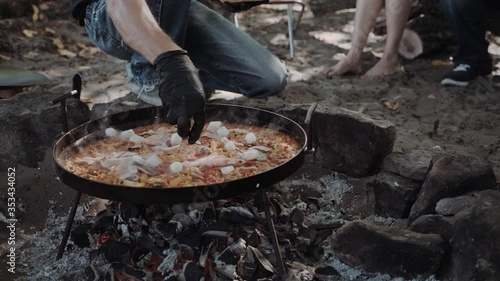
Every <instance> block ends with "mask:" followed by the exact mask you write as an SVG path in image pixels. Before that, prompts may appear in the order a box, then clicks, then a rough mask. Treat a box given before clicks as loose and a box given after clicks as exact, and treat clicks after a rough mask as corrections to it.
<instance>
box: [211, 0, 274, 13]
mask: <svg viewBox="0 0 500 281" xmlns="http://www.w3.org/2000/svg"><path fill="white" fill-rule="evenodd" d="M219 2H220V3H221V4H222V8H224V10H226V11H228V12H231V13H238V12H243V11H247V10H250V9H251V8H253V7H255V6H257V5H262V4H266V3H267V2H269V0H262V1H249V2H225V1H221V0H219Z"/></svg>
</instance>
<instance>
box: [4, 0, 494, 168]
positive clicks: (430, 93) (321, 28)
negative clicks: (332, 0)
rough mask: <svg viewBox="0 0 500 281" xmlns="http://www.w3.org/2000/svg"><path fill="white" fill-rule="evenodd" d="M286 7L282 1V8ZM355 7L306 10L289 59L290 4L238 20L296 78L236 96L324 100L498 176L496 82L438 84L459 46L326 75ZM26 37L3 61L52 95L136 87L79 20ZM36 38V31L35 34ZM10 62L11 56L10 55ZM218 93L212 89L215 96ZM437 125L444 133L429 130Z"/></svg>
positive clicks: (111, 93)
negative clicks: (36, 74)
mask: <svg viewBox="0 0 500 281" xmlns="http://www.w3.org/2000/svg"><path fill="white" fill-rule="evenodd" d="M283 8H284V7H283ZM353 18H354V10H353V9H351V10H342V11H338V12H337V13H335V14H330V15H326V16H322V17H314V16H313V15H312V13H311V12H309V11H306V13H305V15H304V17H303V19H302V21H301V23H300V26H299V28H298V31H297V32H296V34H295V49H296V56H295V57H294V58H293V59H291V58H290V56H289V49H288V39H287V26H286V10H284V9H282V8H281V7H280V6H273V9H269V8H264V7H259V8H257V9H254V10H251V11H249V12H246V13H244V14H242V15H241V16H240V17H239V20H240V27H241V28H242V29H243V30H245V31H247V32H248V33H250V34H251V35H252V36H254V37H255V38H256V40H258V41H259V42H260V43H262V44H264V45H265V46H267V47H268V48H269V49H270V50H271V51H272V52H274V53H275V54H277V55H278V56H279V57H280V58H282V59H284V60H285V61H286V64H287V65H288V68H289V69H290V71H291V73H292V77H291V81H290V83H289V85H288V87H287V88H286V90H285V91H284V92H282V93H281V94H280V95H279V96H275V97H271V98H267V99H264V100H251V99H247V98H243V97H238V96H235V98H237V100H235V101H233V102H238V103H245V104H252V105H257V106H258V105H259V104H261V103H266V104H273V103H276V104H281V103H283V102H286V103H289V104H304V103H306V104H307V103H311V102H319V103H322V104H325V105H331V106H342V107H345V108H348V109H351V110H355V111H359V112H362V113H364V114H366V115H368V116H370V117H372V118H375V119H386V120H389V121H391V122H393V123H394V124H395V125H396V127H397V131H398V135H397V140H396V144H395V147H394V150H395V151H409V150H412V149H425V150H434V151H444V152H465V153H472V154H475V155H479V156H481V157H484V158H486V159H488V160H489V161H490V162H491V164H492V165H493V167H494V170H495V173H496V174H497V175H499V174H500V149H499V147H500V140H499V136H500V114H499V113H500V102H499V101H500V95H499V88H497V87H496V86H495V85H494V84H493V83H491V82H490V81H488V80H486V79H483V78H481V79H478V81H476V82H474V83H473V84H472V85H470V86H469V87H467V88H465V89H462V88H444V87H442V86H441V85H440V84H439V82H440V79H441V77H442V75H443V74H444V73H446V71H448V70H449V69H450V66H449V65H446V63H441V64H436V63H432V62H433V61H434V62H435V61H436V60H439V61H441V62H445V61H446V59H447V58H448V57H449V56H450V55H451V54H452V52H453V50H452V49H451V48H450V49H449V50H443V51H442V52H441V53H439V54H434V55H433V56H432V57H431V56H427V57H424V58H418V59H415V60H412V61H403V65H404V73H403V74H401V75H397V76H393V77H389V78H385V79H382V80H365V79H362V78H360V77H356V76H349V77H336V78H332V79H328V78H327V77H326V76H325V74H324V72H325V70H326V69H328V68H329V67H331V66H333V65H334V64H335V63H336V62H337V61H338V60H339V59H340V58H342V56H344V54H345V53H346V52H347V50H348V49H349V47H350V34H351V31H352V28H353ZM13 29H14V30H13V32H15V33H16V34H17V38H18V39H19V40H20V41H19V43H18V44H17V45H16V46H17V47H16V48H17V50H16V52H14V53H10V54H1V55H2V65H5V66H14V67H18V68H26V69H32V70H37V71H40V72H41V73H43V74H45V75H46V76H47V77H49V78H50V82H49V83H47V84H44V85H42V86H39V87H41V88H42V89H44V90H48V91H52V92H61V93H63V92H64V91H66V90H68V89H70V87H71V77H72V75H73V74H74V73H77V72H78V73H81V74H82V76H83V79H84V86H83V94H82V95H83V96H84V97H85V98H87V99H88V101H89V102H90V105H92V104H94V103H101V102H107V101H109V100H111V99H113V98H115V97H119V96H123V95H126V94H128V93H129V91H128V90H127V88H126V87H125V86H124V62H123V61H119V60H116V59H114V58H111V57H110V56H107V55H105V54H103V53H101V52H99V51H98V50H97V49H95V48H94V47H93V45H92V43H91V41H90V40H89V39H88V37H87V36H86V34H85V31H84V29H83V28H82V27H79V26H78V25H77V24H76V22H75V21H73V20H72V19H70V18H68V19H57V20H49V21H47V20H45V22H40V21H35V22H31V21H30V19H28V20H27V21H23V24H22V25H21V28H19V27H17V28H13ZM26 30H33V31H36V32H37V34H34V35H33V34H29V31H28V32H27V31H26ZM490 41H491V42H492V44H490V53H491V54H492V56H493V59H494V63H495V64H496V67H495V71H496V72H495V73H494V74H497V75H498V74H500V71H499V70H498V68H499V66H500V62H499V58H500V38H498V37H493V36H490ZM383 44H384V38H383V37H380V36H378V37H377V36H374V35H370V37H369V44H368V46H367V48H366V49H365V54H364V55H365V61H364V65H363V67H364V70H367V69H369V68H370V67H371V66H372V65H374V64H375V63H376V61H377V59H378V57H380V56H381V54H382V49H383ZM6 59H7V60H6ZM220 97H221V96H219V97H218V96H217V95H215V96H214V98H215V99H217V98H220ZM437 122H438V123H439V126H438V130H437V135H435V134H431V132H433V130H434V126H435V124H436V123H437Z"/></svg>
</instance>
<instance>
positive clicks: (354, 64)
mask: <svg viewBox="0 0 500 281" xmlns="http://www.w3.org/2000/svg"><path fill="white" fill-rule="evenodd" d="M362 71H363V70H362V68H361V56H357V55H350V54H347V56H346V57H345V58H344V59H342V60H341V61H339V62H338V63H337V64H336V65H335V66H334V67H332V68H330V69H328V70H327V71H326V76H327V77H332V76H342V75H344V74H360V73H361V72H362Z"/></svg>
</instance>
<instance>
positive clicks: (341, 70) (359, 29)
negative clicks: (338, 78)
mask: <svg viewBox="0 0 500 281" xmlns="http://www.w3.org/2000/svg"><path fill="white" fill-rule="evenodd" d="M383 4H384V0H357V1H356V14H355V15H354V31H353V34H352V42H351V49H350V50H349V52H348V53H347V56H346V57H345V58H344V59H342V60H341V61H340V62H338V63H337V64H336V65H335V66H334V67H333V68H331V69H329V70H328V71H327V75H328V76H333V75H344V74H346V73H355V74H358V73H361V71H362V68H361V59H362V54H363V48H364V47H365V46H366V40H367V39H368V35H369V34H370V31H371V30H372V28H373V25H374V24H375V20H376V19H377V16H378V14H379V13H380V10H382V6H383Z"/></svg>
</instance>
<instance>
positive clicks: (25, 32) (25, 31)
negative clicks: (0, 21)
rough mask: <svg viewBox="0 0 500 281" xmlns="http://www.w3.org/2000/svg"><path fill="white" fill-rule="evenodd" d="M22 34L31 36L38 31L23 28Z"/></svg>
mask: <svg viewBox="0 0 500 281" xmlns="http://www.w3.org/2000/svg"><path fill="white" fill-rule="evenodd" d="M23 34H24V35H26V37H28V38H31V37H33V36H35V35H37V34H38V32H36V31H34V30H31V29H24V30H23Z"/></svg>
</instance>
